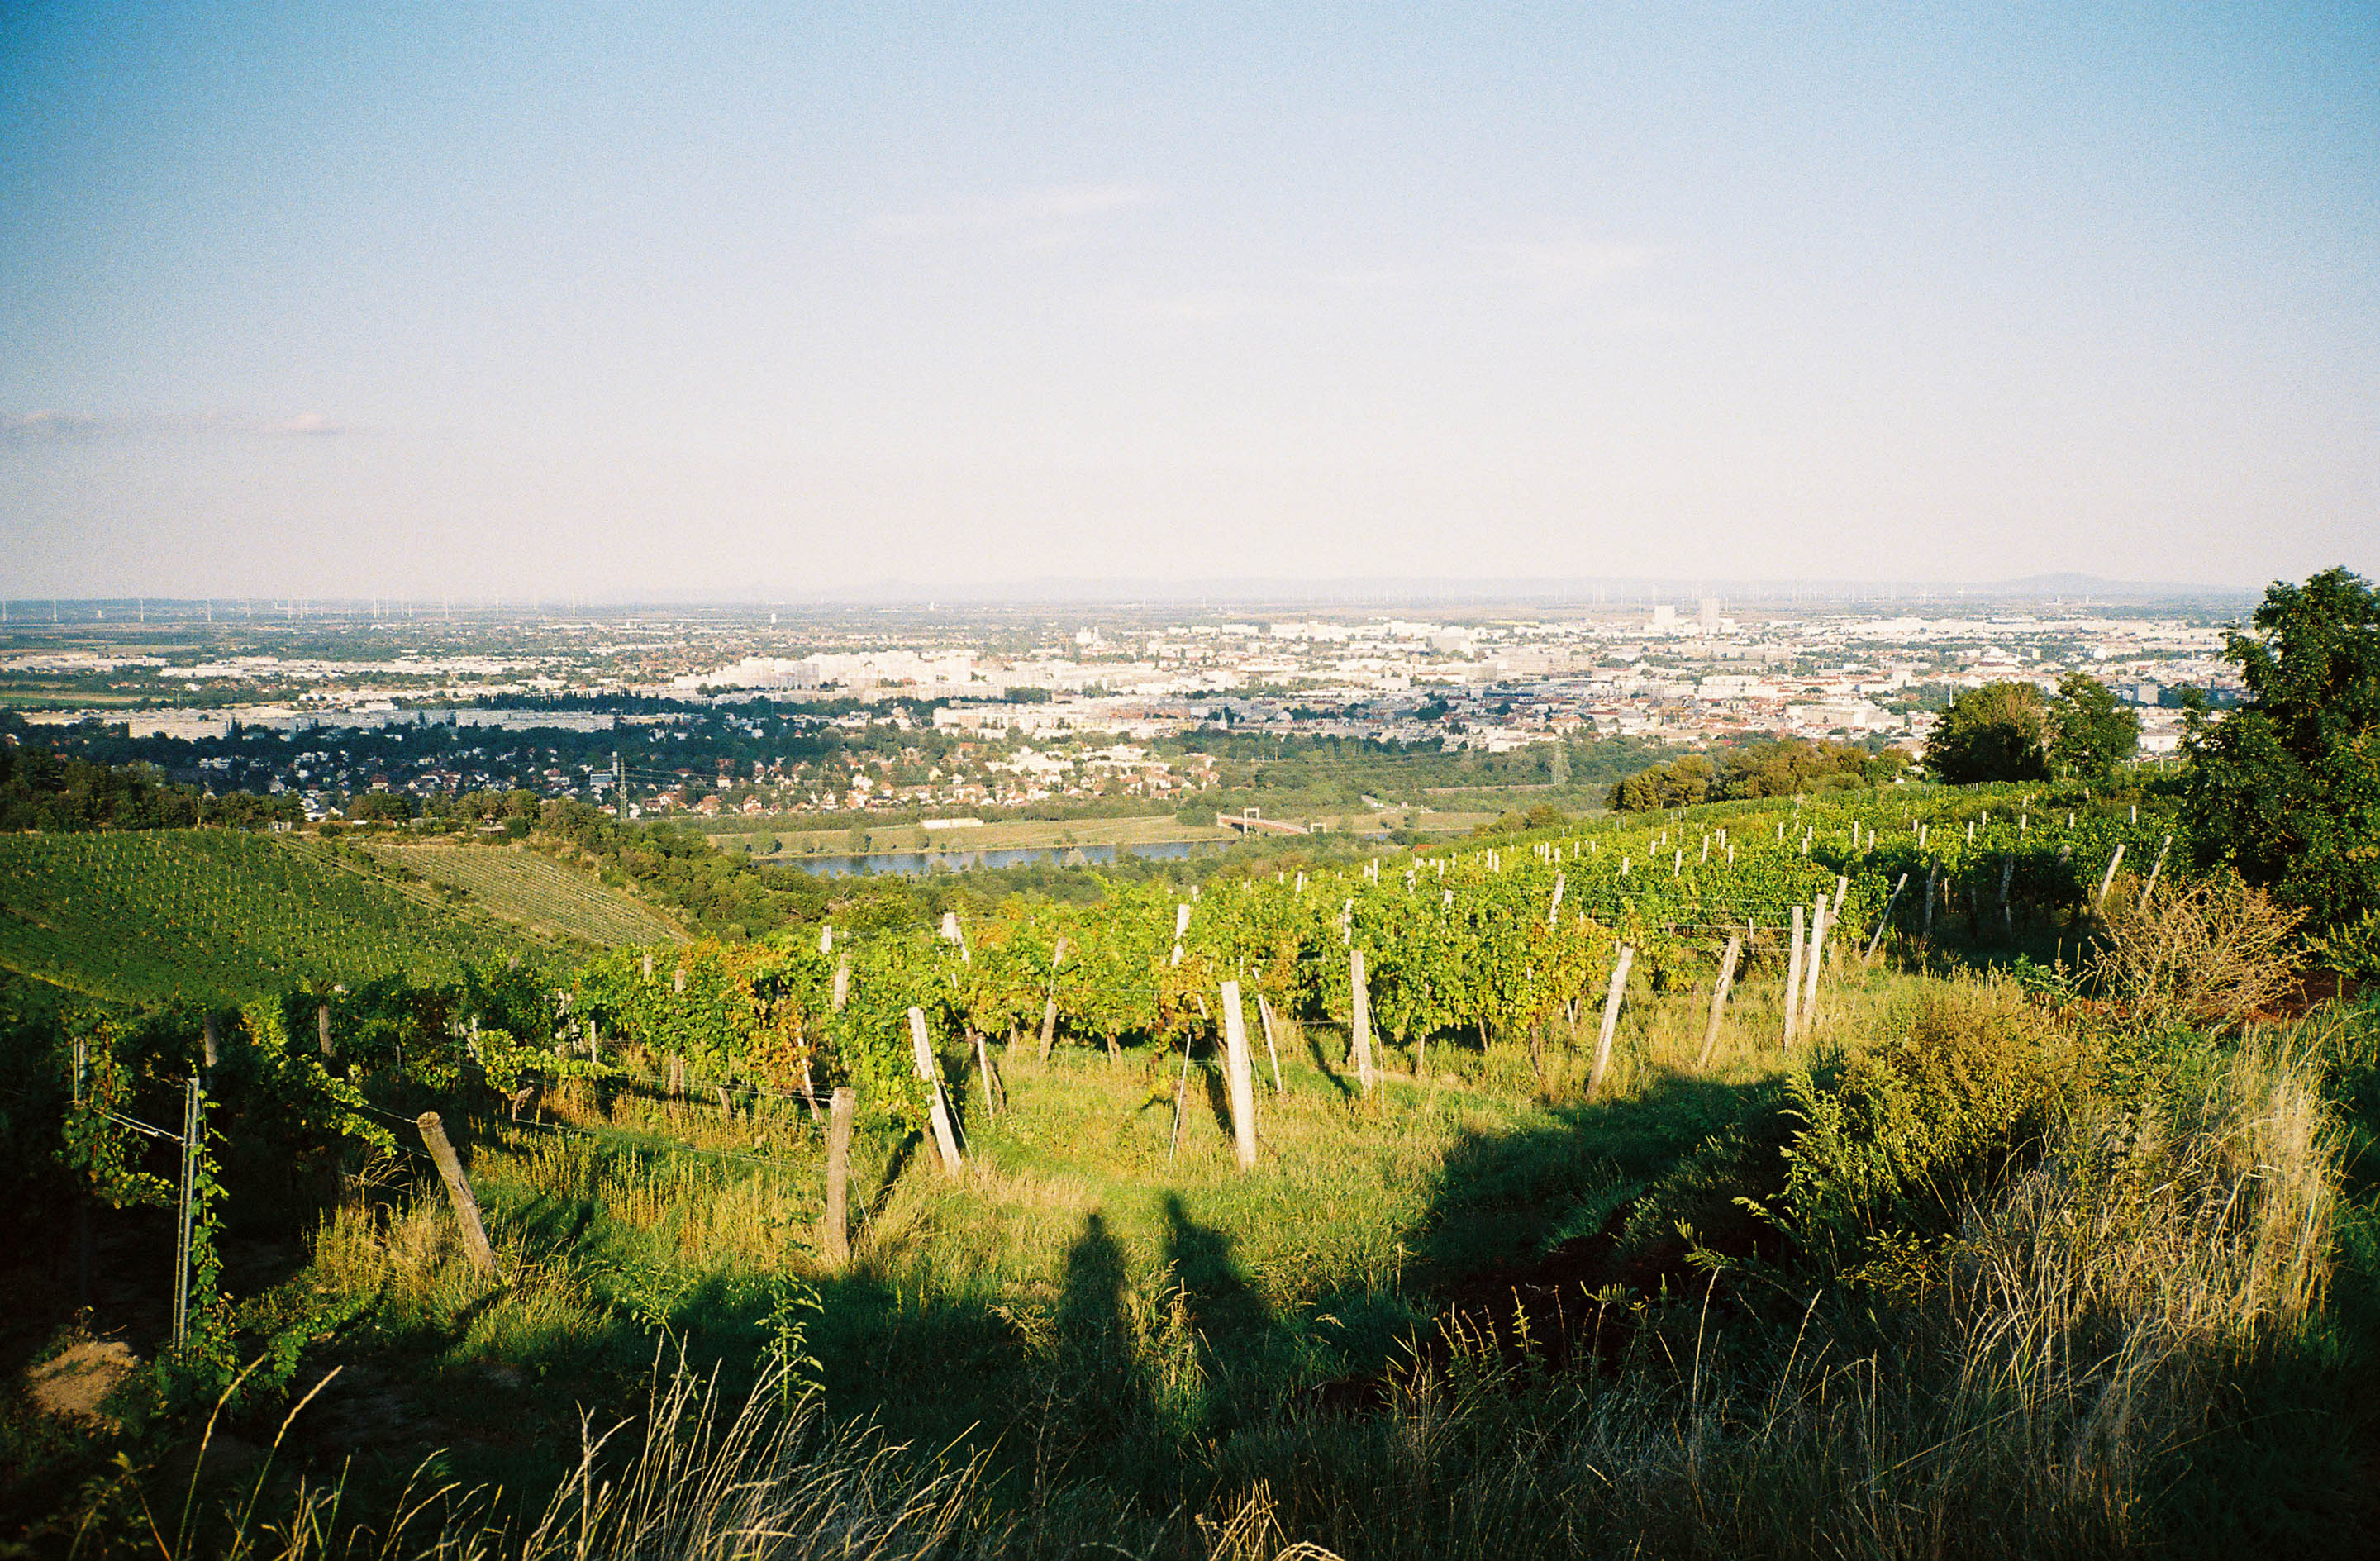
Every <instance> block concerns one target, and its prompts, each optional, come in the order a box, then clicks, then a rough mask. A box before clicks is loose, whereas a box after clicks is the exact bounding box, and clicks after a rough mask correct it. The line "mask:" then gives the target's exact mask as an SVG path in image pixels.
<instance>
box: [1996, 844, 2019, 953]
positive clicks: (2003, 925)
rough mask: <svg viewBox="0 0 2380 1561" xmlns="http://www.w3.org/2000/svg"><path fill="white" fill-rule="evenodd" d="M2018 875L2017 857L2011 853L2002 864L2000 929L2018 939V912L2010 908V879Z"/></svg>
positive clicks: (2010, 937)
mask: <svg viewBox="0 0 2380 1561" xmlns="http://www.w3.org/2000/svg"><path fill="white" fill-rule="evenodd" d="M2013 877H2016V857H2015V856H2014V855H2013V854H2010V856H2009V857H2008V859H2007V860H2006V861H2004V862H2002V863H2001V864H2000V930H2001V931H2002V932H2003V933H2005V934H2007V936H2008V940H2009V941H2010V942H2011V943H2013V942H2015V941H2016V913H2015V912H2014V911H2011V910H2010V909H2009V880H2010V879H2011V878H2013Z"/></svg>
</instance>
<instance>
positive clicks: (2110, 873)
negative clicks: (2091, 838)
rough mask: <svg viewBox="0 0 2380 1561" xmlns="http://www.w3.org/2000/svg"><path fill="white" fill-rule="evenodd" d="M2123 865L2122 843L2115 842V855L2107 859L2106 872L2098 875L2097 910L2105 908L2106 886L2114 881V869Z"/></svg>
mask: <svg viewBox="0 0 2380 1561" xmlns="http://www.w3.org/2000/svg"><path fill="white" fill-rule="evenodd" d="M2122 865H2124V842H2123V841H2117V842H2116V854H2115V855H2113V856H2110V857H2108V858H2107V871H2106V872H2104V873H2102V874H2100V875H2099V900H2098V908H2099V909H2100V910H2102V911H2104V910H2106V909H2107V886H2108V885H2109V884H2112V883H2114V882H2115V881H2116V869H2117V868H2119V867H2120V866H2122Z"/></svg>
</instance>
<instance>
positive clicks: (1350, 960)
mask: <svg viewBox="0 0 2380 1561" xmlns="http://www.w3.org/2000/svg"><path fill="white" fill-rule="evenodd" d="M1347 985H1348V988H1349V990H1350V991H1351V992H1352V994H1353V995H1354V1016H1353V1018H1352V1019H1351V1020H1350V1021H1349V1023H1348V1025H1347V1038H1348V1041H1349V1043H1350V1049H1352V1050H1353V1051H1354V1054H1355V1077H1356V1078H1357V1079H1358V1080H1360V1081H1361V1082H1362V1083H1363V1086H1364V1093H1365V1094H1366V1095H1369V1094H1371V1093H1372V993H1371V989H1370V988H1369V987H1368V986H1366V985H1365V982H1364V950H1361V949H1351V950H1348V951H1347Z"/></svg>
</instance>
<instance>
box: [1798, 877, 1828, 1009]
mask: <svg viewBox="0 0 2380 1561" xmlns="http://www.w3.org/2000/svg"><path fill="white" fill-rule="evenodd" d="M1827 930H1828V918H1827V897H1826V895H1825V894H1824V893H1821V894H1820V895H1819V896H1818V898H1817V900H1816V901H1815V902H1814V903H1813V904H1812V905H1811V907H1810V951H1809V952H1808V953H1807V954H1804V955H1803V958H1802V980H1803V983H1804V985H1805V987H1806V989H1805V990H1804V991H1803V994H1802V1033H1803V1034H1804V1035H1807V1034H1809V1033H1810V1032H1811V1031H1813V1030H1815V1029H1816V1028H1817V1027H1818V974H1819V973H1820V972H1821V971H1822V970H1823V969H1825V967H1826V962H1827Z"/></svg>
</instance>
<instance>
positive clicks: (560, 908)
mask: <svg viewBox="0 0 2380 1561" xmlns="http://www.w3.org/2000/svg"><path fill="white" fill-rule="evenodd" d="M366 849H367V850H369V851H370V852H371V853H372V854H373V855H375V856H377V857H380V858H382V859H383V860H384V861H387V862H389V863H392V864H395V865H401V866H403V867H405V868H407V870H409V871H411V872H414V873H416V874H419V876H420V877H425V878H427V879H429V880H430V881H431V883H434V884H439V885H442V886H443V887H445V888H449V889H461V890H462V891H463V892H465V893H467V894H468V895H469V896H471V898H472V899H473V900H475V901H477V902H479V903H480V905H481V906H482V907H484V908H485V909H486V910H488V911H489V912H490V913H491V914H494V915H495V916H497V917H499V918H501V919H502V920H504V921H508V922H514V923H517V924H519V925H521V926H527V927H528V928H530V929H532V930H534V931H537V932H540V933H543V934H546V935H548V936H553V937H559V938H577V939H578V940H579V941H581V942H586V943H593V944H598V945H601V946H602V947H606V948H610V947H614V946H617V945H619V944H624V943H670V942H684V941H685V940H686V934H685V933H684V932H683V931H682V930H680V929H679V928H678V927H677V926H675V924H674V923H672V922H670V921H669V920H668V919H666V918H665V917H663V916H662V915H661V914H659V913H657V912H655V911H653V910H652V909H651V908H650V907H649V906H647V905H646V904H644V903H643V902H641V901H638V900H637V899H636V898H635V897H634V896H632V895H629V894H626V893H624V892H622V891H621V890H619V889H612V888H610V887H608V886H607V885H605V884H603V883H601V882H600V881H599V880H597V879H596V878H595V877H592V876H591V875H589V874H588V873H586V872H584V871H582V870H580V869H578V868H576V867H572V866H566V865H564V864H562V863H559V862H555V861H553V860H552V859H551V858H548V857H544V856H540V855H537V854H535V853H532V852H529V851H527V850H524V849H522V848H520V847H517V846H488V845H397V844H392V843H386V842H383V841H373V842H371V843H370V845H368V846H367V847H366Z"/></svg>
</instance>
